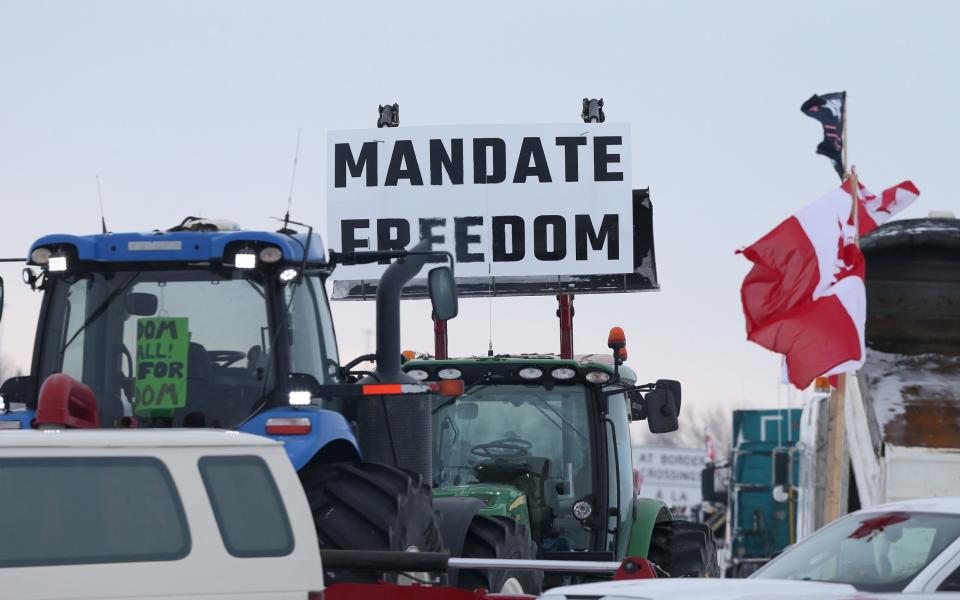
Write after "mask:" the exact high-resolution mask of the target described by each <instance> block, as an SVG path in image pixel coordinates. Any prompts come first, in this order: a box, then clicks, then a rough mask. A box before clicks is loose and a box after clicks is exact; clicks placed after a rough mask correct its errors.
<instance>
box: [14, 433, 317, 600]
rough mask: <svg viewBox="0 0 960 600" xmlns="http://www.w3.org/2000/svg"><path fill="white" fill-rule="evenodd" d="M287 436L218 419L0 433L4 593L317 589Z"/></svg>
mask: <svg viewBox="0 0 960 600" xmlns="http://www.w3.org/2000/svg"><path fill="white" fill-rule="evenodd" d="M321 590H323V572H322V569H321V566H320V553H319V549H318V545H317V538H316V533H315V530H314V526H313V523H312V522H311V516H310V510H309V507H308V506H307V501H306V497H305V496H304V494H303V490H302V488H301V485H300V482H299V480H298V479H297V475H296V473H295V471H294V470H293V467H292V466H291V464H290V460H289V459H288V458H287V456H286V454H285V453H284V451H283V447H282V446H281V445H280V444H279V443H277V442H274V441H272V440H269V439H267V438H263V437H258V436H252V435H247V434H243V433H237V432H233V431H213V430H209V431H208V430H141V431H136V430H133V431H131V430H65V431H9V432H4V433H3V435H0V597H2V598H11V599H13V598H16V599H19V600H49V599H57V600H80V599H92V598H98V599H110V600H115V599H131V600H132V599H142V598H147V597H149V598H150V599H151V600H173V599H182V598H211V599H212V598H216V599H217V600H228V599H233V598H244V599H246V600H250V599H252V598H257V599H258V600H272V599H275V600H280V599H285V600H286V599H296V600H308V599H309V598H322V593H321Z"/></svg>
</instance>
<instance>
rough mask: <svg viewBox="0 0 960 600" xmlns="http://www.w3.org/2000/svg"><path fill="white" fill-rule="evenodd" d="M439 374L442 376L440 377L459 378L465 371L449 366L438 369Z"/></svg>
mask: <svg viewBox="0 0 960 600" xmlns="http://www.w3.org/2000/svg"><path fill="white" fill-rule="evenodd" d="M437 375H439V376H440V379H457V378H458V377H460V376H461V375H463V373H461V372H460V369H453V368H447V369H440V370H439V371H437Z"/></svg>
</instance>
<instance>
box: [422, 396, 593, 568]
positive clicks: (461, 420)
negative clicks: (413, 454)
mask: <svg viewBox="0 0 960 600" xmlns="http://www.w3.org/2000/svg"><path fill="white" fill-rule="evenodd" d="M434 402H435V404H434V410H433V431H434V434H433V444H434V453H433V466H434V484H435V485H436V486H438V487H452V486H460V485H469V484H481V485H480V486H478V491H482V489H483V486H508V487H511V488H515V489H516V490H518V491H519V492H522V493H523V494H524V495H525V496H526V506H527V511H528V514H529V517H530V528H531V533H532V535H533V537H534V539H537V540H538V541H539V544H540V549H541V551H544V552H549V551H565V550H583V549H589V548H590V534H589V532H588V531H586V530H585V529H584V528H583V526H581V524H580V522H579V521H577V519H576V518H575V517H574V516H573V513H572V508H573V504H574V503H575V502H576V501H577V500H579V499H581V498H584V497H586V496H592V495H593V493H594V475H593V473H592V472H591V462H592V456H591V448H592V445H591V443H590V435H591V433H590V422H589V419H588V412H587V396H586V392H585V390H584V389H583V388H582V387H578V386H556V387H554V388H553V389H551V390H549V391H548V390H546V389H544V388H542V387H538V386H522V385H517V386H481V387H478V388H476V389H475V390H469V389H468V391H467V393H466V394H465V395H464V396H461V397H460V398H458V399H456V400H455V401H450V400H447V399H438V400H435V401H434ZM487 489H488V490H490V493H495V492H494V491H493V488H487ZM488 504H489V503H488ZM517 505H518V506H520V503H517ZM507 508H508V509H509V508H511V507H507Z"/></svg>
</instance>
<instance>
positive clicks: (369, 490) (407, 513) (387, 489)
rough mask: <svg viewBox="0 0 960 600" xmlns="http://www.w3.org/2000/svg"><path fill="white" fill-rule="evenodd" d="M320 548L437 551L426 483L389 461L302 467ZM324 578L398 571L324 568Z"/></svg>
mask: <svg viewBox="0 0 960 600" xmlns="http://www.w3.org/2000/svg"><path fill="white" fill-rule="evenodd" d="M300 482H301V483H302V484H303V489H304V491H305V492H306V494H307V501H308V502H309V504H310V511H311V512H312V513H313V522H314V525H315V526H316V528H317V539H318V541H319V543H320V548H321V549H340V550H399V551H404V552H441V551H442V550H443V547H442V546H443V544H442V542H441V540H440V529H439V527H438V526H437V519H436V516H435V515H434V512H433V503H432V498H433V494H432V492H431V490H430V487H429V486H427V485H426V484H424V482H423V479H422V478H421V477H420V476H419V475H417V474H416V473H412V472H410V471H406V470H403V469H398V468H395V467H392V466H389V465H384V464H379V463H367V462H341V463H332V464H318V465H309V466H307V467H306V468H304V469H303V470H302V471H301V472H300ZM325 575H326V581H327V584H328V585H330V584H333V583H336V582H344V581H351V582H375V581H378V580H381V579H384V578H386V579H387V580H388V581H396V580H397V579H396V578H397V574H391V573H387V574H385V576H384V574H381V573H373V572H369V571H366V572H362V571H327V572H326V573H325Z"/></svg>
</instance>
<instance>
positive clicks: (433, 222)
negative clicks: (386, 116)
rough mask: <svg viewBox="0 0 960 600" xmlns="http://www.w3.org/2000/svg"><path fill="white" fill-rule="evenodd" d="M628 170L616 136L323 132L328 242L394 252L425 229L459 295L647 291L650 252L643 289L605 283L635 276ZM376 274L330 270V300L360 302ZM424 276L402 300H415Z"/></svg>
mask: <svg viewBox="0 0 960 600" xmlns="http://www.w3.org/2000/svg"><path fill="white" fill-rule="evenodd" d="M630 164H631V156H630V129H629V126H628V125H626V124H583V123H579V124H577V123H573V124H569V123H565V124H551V125H472V126H448V127H397V128H385V129H364V130H349V131H332V132H330V133H329V137H328V149H327V181H328V183H327V207H328V208H327V211H328V224H329V225H328V236H329V237H328V239H329V241H330V244H331V247H332V248H333V249H335V250H339V251H344V252H347V251H352V250H387V249H400V248H408V247H410V246H412V245H414V244H416V243H417V241H418V240H419V239H420V237H421V234H422V232H423V231H424V229H425V228H426V227H430V228H431V232H432V233H433V234H436V235H440V236H442V238H443V240H444V242H443V245H442V246H441V249H443V250H447V251H449V252H450V253H451V254H452V255H453V256H454V259H455V261H456V265H455V270H456V276H457V283H458V287H459V289H460V292H461V293H466V294H467V295H512V294H536V293H557V292H558V291H570V292H579V291H628V289H651V288H656V275H655V271H654V270H653V265H652V240H650V241H649V244H650V248H649V254H650V264H648V265H647V268H648V270H649V271H650V273H649V275H650V276H648V277H646V278H645V281H646V282H647V284H646V285H639V286H638V285H636V284H634V285H630V284H629V283H625V284H623V285H621V284H620V283H619V282H617V281H616V279H617V278H618V277H622V276H624V275H627V274H634V273H636V272H637V268H638V266H642V265H638V264H637V260H636V258H637V256H636V254H635V248H634V245H635V241H636V237H637V220H636V214H635V205H636V202H635V200H636V194H635V193H634V192H633V190H632V185H631V175H630ZM646 206H647V207H648V208H649V200H648V199H647V203H646ZM387 262H388V261H382V263H373V264H363V265H341V266H338V267H337V269H336V271H335V272H334V277H333V278H334V297H335V298H365V297H366V298H369V297H371V294H372V293H373V292H374V290H375V286H376V281H377V280H378V279H379V277H380V275H381V274H382V273H383V270H384V269H385V268H386V264H387ZM425 271H426V270H424V272H423V273H421V274H420V280H419V282H418V281H417V280H415V281H414V282H413V284H412V285H411V286H408V288H407V289H406V290H405V295H407V296H423V295H425V292H426V290H425V287H424V285H423V280H422V278H424V277H425V276H426V272H425ZM604 286H606V288H611V289H601V288H604Z"/></svg>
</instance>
